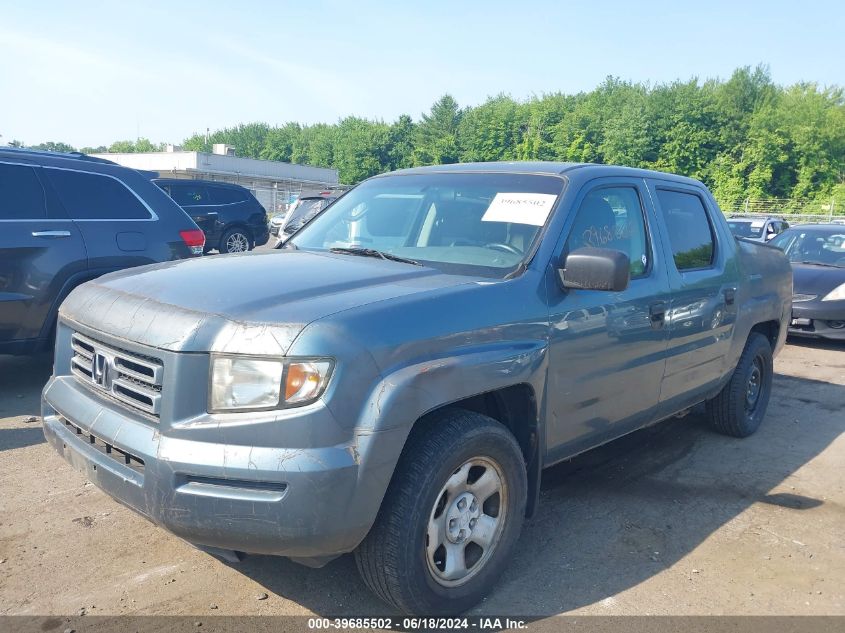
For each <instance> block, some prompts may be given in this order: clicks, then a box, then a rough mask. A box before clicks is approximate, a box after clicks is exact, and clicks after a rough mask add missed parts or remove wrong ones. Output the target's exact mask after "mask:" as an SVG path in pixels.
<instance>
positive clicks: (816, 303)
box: [771, 224, 845, 340]
mask: <svg viewBox="0 0 845 633" xmlns="http://www.w3.org/2000/svg"><path fill="white" fill-rule="evenodd" d="M771 244H772V246H777V247H778V248H780V249H781V250H783V251H784V252H785V253H786V256H787V257H788V258H789V261H790V262H791V263H792V275H793V290H792V291H793V295H792V320H791V321H790V325H789V333H790V334H795V335H797V336H809V337H816V338H831V339H839V340H845V227H844V226H842V225H841V224H840V225H837V224H802V225H801V226H796V227H793V228H791V229H789V230H788V231H784V232H783V233H781V234H780V235H778V236H777V237H776V238H775V239H774V240H772V242H771Z"/></svg>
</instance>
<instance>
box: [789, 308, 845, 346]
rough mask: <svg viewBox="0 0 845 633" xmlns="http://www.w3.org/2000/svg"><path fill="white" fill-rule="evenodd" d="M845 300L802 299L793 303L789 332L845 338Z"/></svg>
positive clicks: (809, 335) (797, 334)
mask: <svg viewBox="0 0 845 633" xmlns="http://www.w3.org/2000/svg"><path fill="white" fill-rule="evenodd" d="M837 321H838V322H840V323H845V301H820V300H816V301H800V302H797V303H793V304H792V319H791V320H790V322H789V323H790V325H789V334H791V335H795V336H808V337H813V338H830V339H837V340H845V327H833V326H839V325H840V323H837Z"/></svg>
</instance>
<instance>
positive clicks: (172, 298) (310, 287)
mask: <svg viewBox="0 0 845 633" xmlns="http://www.w3.org/2000/svg"><path fill="white" fill-rule="evenodd" d="M474 281H478V280H476V279H475V278H472V277H463V276H458V275H446V274H443V273H441V272H439V271H437V270H434V269H431V268H423V267H419V266H414V265H410V264H403V263H399V262H393V261H384V260H380V259H374V258H366V257H356V256H350V255H340V254H332V253H315V252H306V251H272V252H266V253H249V254H243V255H218V256H211V257H202V258H198V259H188V260H182V261H178V262H168V263H165V264H155V265H152V266H144V267H141V268H135V269H131V270H125V271H120V272H116V273H111V274H108V275H104V276H103V277H100V278H98V279H95V280H94V281H89V282H88V283H85V284H82V285H81V286H79V287H78V288H76V289H75V290H74V291H73V292H72V293H71V294H70V295H69V296H68V298H67V299H66V300H65V302H64V303H63V304H62V307H61V310H60V315H61V317H62V318H63V319H64V320H65V321H68V322H71V325H72V324H73V322H76V323H80V324H82V325H84V326H88V327H90V328H93V329H94V330H97V331H101V332H104V333H106V334H109V335H112V336H116V337H118V338H122V339H126V340H129V341H134V342H136V343H140V344H142V345H147V346H150V347H156V348H159V349H166V350H171V351H183V352H210V351H213V352H222V353H233V354H261V355H264V354H273V355H284V354H285V353H287V350H288V349H289V348H290V346H291V344H292V343H293V341H294V339H295V338H296V337H297V335H298V334H299V333H300V332H301V331H302V330H303V328H304V327H305V326H306V325H308V324H309V323H311V322H312V321H315V320H317V319H319V318H321V317H325V316H328V315H330V314H334V313H336V312H340V311H342V310H347V309H350V308H355V307H359V306H363V305H366V304H369V303H373V302H376V301H383V300H386V299H391V298H394V297H401V296H405V295H409V294H415V293H421V292H430V293H431V292H436V291H437V290H439V289H443V288H449V287H452V286H457V285H461V284H466V283H473V282H474Z"/></svg>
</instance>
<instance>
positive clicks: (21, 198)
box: [0, 163, 47, 220]
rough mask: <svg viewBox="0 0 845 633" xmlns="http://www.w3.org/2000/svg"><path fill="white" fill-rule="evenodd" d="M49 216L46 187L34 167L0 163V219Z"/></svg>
mask: <svg viewBox="0 0 845 633" xmlns="http://www.w3.org/2000/svg"><path fill="white" fill-rule="evenodd" d="M46 217H47V205H46V202H45V196H44V187H42V186H41V181H40V180H38V175H37V174H36V173H35V169H34V168H32V167H26V166H24V165H8V164H3V163H0V220H40V219H43V218H46Z"/></svg>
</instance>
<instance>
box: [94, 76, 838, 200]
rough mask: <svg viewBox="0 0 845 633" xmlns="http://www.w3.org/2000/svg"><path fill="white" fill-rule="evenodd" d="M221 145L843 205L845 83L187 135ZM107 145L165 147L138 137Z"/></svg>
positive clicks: (714, 84) (686, 91) (249, 151)
mask: <svg viewBox="0 0 845 633" xmlns="http://www.w3.org/2000/svg"><path fill="white" fill-rule="evenodd" d="M213 143H228V144H231V145H234V146H235V147H236V148H237V152H238V154H239V155H241V156H251V157H256V158H264V159H269V160H280V161H290V162H295V163H306V164H311V165H320V166H326V167H334V168H336V169H338V170H339V173H340V178H341V181H342V182H344V183H355V182H358V181H360V180H362V179H364V178H367V177H368V176H371V175H373V174H377V173H380V172H383V171H387V170H391V169H397V168H401V167H409V166H413V165H428V164H433V163H451V162H457V161H493V160H532V159H538V160H565V161H584V162H595V163H615V164H621V165H630V166H637V167H648V168H652V169H658V170H665V171H671V172H676V173H681V174H686V175H689V176H693V177H694V178H698V179H700V180H703V181H704V182H705V183H707V185H709V186H710V187H711V188H712V189H713V191H714V193H715V194H716V197H717V198H718V199H719V201H720V203H722V205H723V206H724V207H726V208H737V207H738V206H740V205H741V201H742V200H744V199H746V198H751V199H767V198H790V199H794V200H807V199H816V200H818V201H822V200H824V201H826V202H829V201H830V200H831V198H834V197H835V198H836V199H837V206H839V205H844V206H845V95H843V90H842V88H839V87H833V88H821V87H819V86H818V85H816V84H813V83H800V84H796V85H794V86H789V87H783V86H779V85H776V84H775V83H774V82H773V81H772V79H771V77H770V75H769V73H768V70H767V69H766V68H763V67H757V68H755V69H751V68H748V67H746V68H741V69H738V70H737V71H735V72H734V73H733V75H732V76H731V78H730V79H729V80H727V81H716V80H709V81H705V82H703V83H702V82H699V81H698V80H697V79H692V80H690V81H686V82H683V81H676V82H674V83H671V84H660V85H656V86H649V85H643V84H636V83H630V82H626V81H621V80H619V79H616V78H612V77H611V78H608V79H606V80H605V81H604V82H603V83H602V84H601V85H600V86H598V87H597V88H596V89H595V90H593V91H591V92H584V93H579V94H576V95H565V94H560V93H558V94H549V95H544V96H542V97H535V98H532V99H530V100H528V101H517V100H514V99H513V98H511V97H509V96H506V95H500V96H497V97H493V98H490V99H488V100H487V101H486V102H485V103H483V104H481V105H478V106H474V107H464V108H461V107H460V106H459V104H458V103H457V102H456V101H455V100H454V99H453V98H452V97H451V96H449V95H445V96H443V97H441V98H440V99H439V100H438V101H437V102H436V103H435V104H434V105H433V106H432V108H431V110H430V111H429V112H428V113H425V114H423V115H422V117H421V119H420V120H419V121H414V120H413V119H412V118H411V117H410V116H407V115H402V116H400V117H399V118H398V119H397V120H396V121H394V122H392V123H385V122H384V121H372V120H367V119H362V118H358V117H347V118H345V119H342V120H340V121H339V122H337V123H335V124H331V125H329V124H316V125H300V124H297V123H287V124H285V125H282V126H279V127H273V126H269V125H267V124H265V123H249V124H244V125H239V126H237V127H234V128H227V129H223V130H218V131H216V132H213V133H211V134H210V135H209V137H208V138H206V136H205V135H200V134H196V135H194V136H192V137H190V138H188V139H186V140H185V141H184V142H183V143H182V145H183V146H184V147H185V149H190V150H200V151H210V149H211V144H213ZM136 146H137V149H136ZM85 149H95V148H85ZM96 149H101V148H96ZM108 149H109V150H110V151H133V150H135V151H149V150H150V149H156V146H154V145H153V144H151V143H150V142H149V141H147V140H146V139H140V141H138V143H132V142H130V141H122V142H120V143H115V144H114V145H112V146H111V147H109V148H108ZM840 201H841V202H840ZM837 210H839V209H837Z"/></svg>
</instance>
